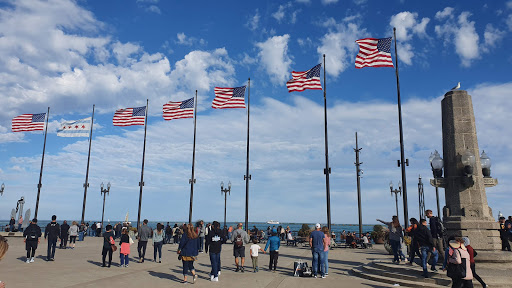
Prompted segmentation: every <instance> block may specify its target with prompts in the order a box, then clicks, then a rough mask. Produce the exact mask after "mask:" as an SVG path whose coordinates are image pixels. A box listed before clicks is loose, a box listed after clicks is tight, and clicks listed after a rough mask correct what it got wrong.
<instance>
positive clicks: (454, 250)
mask: <svg viewBox="0 0 512 288" xmlns="http://www.w3.org/2000/svg"><path fill="white" fill-rule="evenodd" d="M449 245H450V247H449V252H448V263H449V264H448V273H447V274H448V277H450V278H452V288H473V273H472V272H471V266H470V256H469V253H468V251H467V249H466V247H465V246H464V240H462V239H461V238H460V237H457V238H455V240H452V241H450V242H449Z"/></svg>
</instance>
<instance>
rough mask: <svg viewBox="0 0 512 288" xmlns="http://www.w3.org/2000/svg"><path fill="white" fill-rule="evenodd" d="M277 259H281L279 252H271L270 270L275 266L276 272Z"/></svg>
mask: <svg viewBox="0 0 512 288" xmlns="http://www.w3.org/2000/svg"><path fill="white" fill-rule="evenodd" d="M277 258H279V251H270V261H269V264H268V269H269V270H272V266H274V271H276V268H277Z"/></svg>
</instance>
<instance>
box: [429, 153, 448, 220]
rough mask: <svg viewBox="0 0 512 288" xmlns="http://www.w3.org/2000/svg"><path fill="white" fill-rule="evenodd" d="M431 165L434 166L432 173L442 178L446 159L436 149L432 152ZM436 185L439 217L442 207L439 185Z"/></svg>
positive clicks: (435, 176) (435, 177)
mask: <svg viewBox="0 0 512 288" xmlns="http://www.w3.org/2000/svg"><path fill="white" fill-rule="evenodd" d="M429 160H430V167H431V168H432V174H433V176H434V179H438V178H442V177H443V167H444V161H443V158H441V155H439V152H437V150H435V151H434V153H430V157H429ZM435 187H436V201H437V217H441V207H440V205H439V187H438V186H435Z"/></svg>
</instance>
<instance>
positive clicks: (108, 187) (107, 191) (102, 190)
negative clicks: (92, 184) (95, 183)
mask: <svg viewBox="0 0 512 288" xmlns="http://www.w3.org/2000/svg"><path fill="white" fill-rule="evenodd" d="M100 187H101V194H103V212H101V229H104V226H103V216H105V196H106V195H107V194H109V192H110V182H108V183H107V189H103V188H104V187H105V185H103V182H101V185H100Z"/></svg>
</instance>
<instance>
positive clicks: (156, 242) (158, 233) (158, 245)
mask: <svg viewBox="0 0 512 288" xmlns="http://www.w3.org/2000/svg"><path fill="white" fill-rule="evenodd" d="M163 226H164V225H162V224H160V223H158V224H156V229H155V231H153V260H154V261H155V262H156V252H158V263H162V245H163V244H164V237H165V232H164V229H163Z"/></svg>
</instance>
